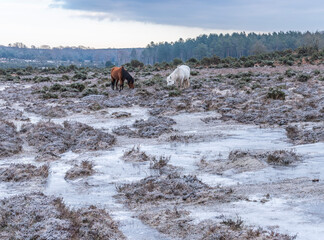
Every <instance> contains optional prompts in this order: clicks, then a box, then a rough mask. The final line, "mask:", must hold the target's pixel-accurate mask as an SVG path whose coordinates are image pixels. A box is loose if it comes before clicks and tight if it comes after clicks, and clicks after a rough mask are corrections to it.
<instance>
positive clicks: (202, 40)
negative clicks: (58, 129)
mask: <svg viewBox="0 0 324 240" xmlns="http://www.w3.org/2000/svg"><path fill="white" fill-rule="evenodd" d="M298 47H313V48H315V49H322V48H324V32H315V33H311V32H304V33H302V32H295V31H289V32H274V33H269V34H256V33H249V34H246V33H244V32H242V33H233V34H209V35H201V36H199V37H196V38H189V39H187V40H183V39H179V40H178V41H176V42H171V43H169V42H162V43H154V42H151V43H150V44H149V45H147V47H146V48H129V49H90V48H85V47H59V48H50V47H49V46H42V47H40V48H36V47H32V48H27V47H26V46H25V45H24V44H23V43H14V44H10V45H9V46H0V67H1V66H4V65H5V64H8V63H10V62H13V63H15V62H17V60H23V62H24V63H25V64H26V65H35V66H37V65H67V64H77V65H82V66H98V67H103V66H108V65H112V64H114V65H121V64H125V63H127V62H130V61H131V60H139V61H141V62H143V63H144V64H154V63H160V62H171V61H173V60H174V59H175V58H178V59H181V60H182V61H187V60H189V59H190V58H196V59H197V60H201V59H202V58H204V57H211V56H214V55H216V56H218V57H220V58H227V57H234V58H240V57H243V56H250V55H258V54H263V53H268V52H273V51H282V50H286V49H292V50H295V49H297V48H298Z"/></svg>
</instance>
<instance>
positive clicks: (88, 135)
mask: <svg viewBox="0 0 324 240" xmlns="http://www.w3.org/2000/svg"><path fill="white" fill-rule="evenodd" d="M21 133H23V134H24V135H25V136H26V140H27V142H28V144H29V145H31V146H35V147H36V149H37V150H38V152H39V154H40V155H41V156H54V157H58V155H59V154H61V153H64V152H66V151H68V150H72V151H75V152H78V151H86V150H101V149H107V148H109V147H111V146H112V145H113V144H114V143H115V137H114V136H112V135H110V134H108V133H105V132H103V131H100V130H97V129H94V128H92V127H90V126H88V125H86V124H83V123H79V122H68V121H65V122H64V123H63V126H61V125H59V124H55V123H53V122H39V123H37V124H27V125H24V126H23V127H22V130H21ZM45 159H46V158H45Z"/></svg>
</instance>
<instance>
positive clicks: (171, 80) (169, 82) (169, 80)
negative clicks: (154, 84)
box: [166, 74, 174, 86]
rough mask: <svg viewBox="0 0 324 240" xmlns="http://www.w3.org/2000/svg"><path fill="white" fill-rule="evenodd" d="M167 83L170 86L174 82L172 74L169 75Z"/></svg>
mask: <svg viewBox="0 0 324 240" xmlns="http://www.w3.org/2000/svg"><path fill="white" fill-rule="evenodd" d="M166 80H167V85H168V86H170V85H173V84H174V79H172V74H171V75H170V76H169V77H167V79H166Z"/></svg>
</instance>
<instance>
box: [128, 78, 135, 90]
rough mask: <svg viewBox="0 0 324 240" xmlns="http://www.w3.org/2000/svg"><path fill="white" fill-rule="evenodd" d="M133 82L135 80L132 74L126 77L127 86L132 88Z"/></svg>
mask: <svg viewBox="0 0 324 240" xmlns="http://www.w3.org/2000/svg"><path fill="white" fill-rule="evenodd" d="M134 82H135V80H134V78H133V77H132V76H130V78H129V79H127V83H128V86H129V88H132V89H134Z"/></svg>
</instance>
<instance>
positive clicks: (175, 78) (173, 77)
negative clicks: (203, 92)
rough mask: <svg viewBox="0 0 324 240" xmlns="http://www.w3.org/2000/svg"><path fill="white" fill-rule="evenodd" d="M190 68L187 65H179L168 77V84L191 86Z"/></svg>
mask: <svg viewBox="0 0 324 240" xmlns="http://www.w3.org/2000/svg"><path fill="white" fill-rule="evenodd" d="M189 78H190V68H189V67H188V66H187V65H181V66H178V67H177V68H176V69H175V70H174V71H173V72H172V73H171V74H170V75H169V76H168V77H167V85H168V86H170V85H174V84H175V85H176V86H177V87H180V88H182V87H183V88H188V87H190V81H189Z"/></svg>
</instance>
